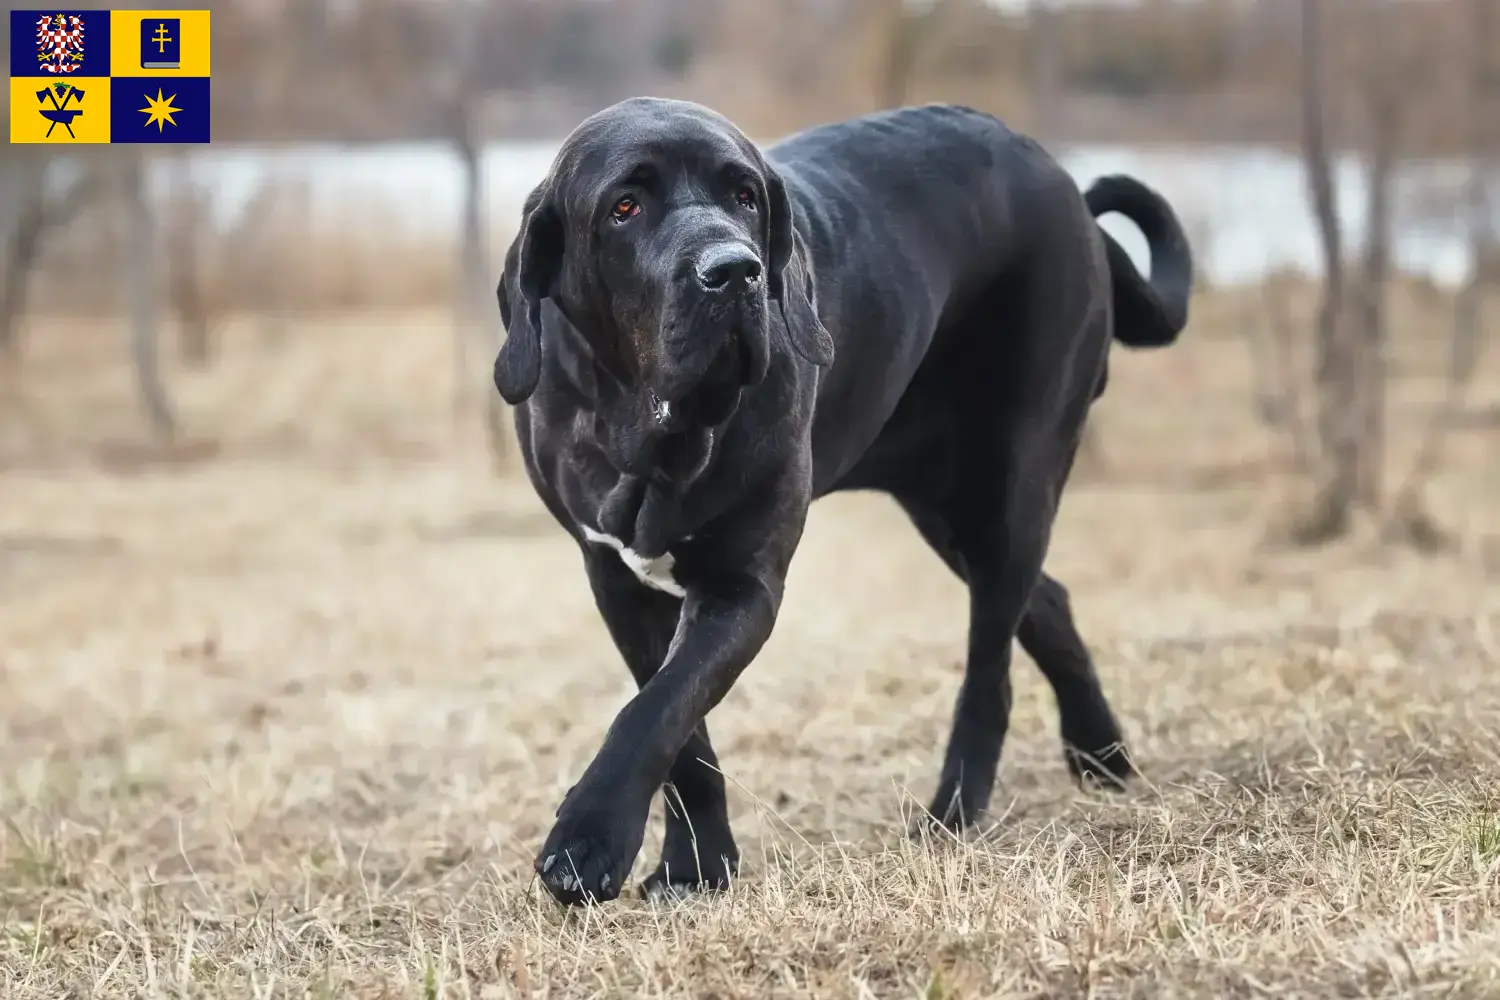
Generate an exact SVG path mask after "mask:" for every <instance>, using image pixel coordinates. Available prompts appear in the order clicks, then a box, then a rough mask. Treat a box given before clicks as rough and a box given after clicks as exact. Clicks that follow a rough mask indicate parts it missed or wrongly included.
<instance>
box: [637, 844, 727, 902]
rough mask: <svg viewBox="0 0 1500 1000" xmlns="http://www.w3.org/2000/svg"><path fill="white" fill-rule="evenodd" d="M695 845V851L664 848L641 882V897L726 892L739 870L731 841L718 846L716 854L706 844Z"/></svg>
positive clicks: (674, 898) (668, 899)
mask: <svg viewBox="0 0 1500 1000" xmlns="http://www.w3.org/2000/svg"><path fill="white" fill-rule="evenodd" d="M698 848H699V849H698V851H696V852H694V851H692V850H691V846H690V847H689V849H688V850H687V851H680V850H678V851H674V850H667V851H665V852H664V854H663V857H662V861H661V864H659V865H657V866H656V871H654V872H652V873H651V874H650V875H649V876H647V878H646V880H645V881H644V882H642V883H641V897H642V898H644V899H648V900H650V901H651V902H653V903H666V902H676V901H681V900H684V899H687V898H689V897H690V896H697V895H707V894H711V893H719V892H727V891H728V890H729V887H730V885H732V884H733V882H734V878H735V876H736V875H738V874H739V869H740V856H739V851H738V849H736V848H735V846H734V842H733V841H730V842H729V844H728V847H727V849H724V848H722V847H721V848H720V850H719V851H717V852H716V853H708V851H709V848H708V846H707V845H705V844H699V845H698ZM674 858H675V860H674ZM700 863H701V865H702V869H701V870H700V868H699V866H700Z"/></svg>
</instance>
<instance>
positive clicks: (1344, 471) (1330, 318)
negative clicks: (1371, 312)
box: [1296, 0, 1359, 544]
mask: <svg viewBox="0 0 1500 1000" xmlns="http://www.w3.org/2000/svg"><path fill="white" fill-rule="evenodd" d="M1322 17H1323V4H1322V2H1321V0H1302V148H1303V164H1304V168H1305V171H1306V175H1307V186H1308V194H1309V196H1310V198H1311V201H1312V206H1313V213H1314V216H1315V217H1316V219H1317V223H1318V235H1319V242H1320V246H1321V250H1322V257H1323V288H1322V298H1321V301H1320V302H1319V306H1318V331H1317V336H1318V340H1317V369H1316V373H1315V380H1316V383H1317V388H1318V441H1319V446H1320V451H1321V457H1322V465H1323V469H1322V471H1321V475H1320V477H1319V478H1320V482H1319V483H1318V493H1317V499H1316V501H1315V504H1314V508H1313V510H1312V512H1311V515H1310V516H1309V517H1308V519H1307V520H1306V522H1305V523H1304V524H1302V525H1300V526H1299V528H1298V530H1297V532H1296V535H1297V537H1298V539H1299V540H1300V541H1302V542H1304V543H1306V544H1316V543H1318V542H1322V541H1326V540H1328V539H1331V538H1334V537H1337V536H1339V535H1342V534H1343V533H1344V532H1346V531H1347V530H1348V528H1349V515H1350V511H1351V508H1352V506H1353V503H1354V498H1355V488H1356V486H1357V484H1358V476H1359V444H1358V438H1357V437H1356V434H1355V431H1356V428H1355V426H1354V424H1355V420H1356V419H1357V414H1356V412H1355V408H1356V406H1357V403H1358V398H1357V396H1356V393H1355V391H1354V390H1355V387H1356V385H1357V381H1356V380H1357V378H1358V372H1357V371H1355V370H1354V365H1353V364H1352V362H1353V357H1352V352H1351V351H1350V349H1349V347H1350V345H1349V337H1348V335H1347V324H1346V323H1345V317H1344V295H1345V290H1344V250H1343V233H1342V231H1341V229H1340V226H1339V218H1338V208H1337V202H1336V200H1335V196H1334V183H1333V164H1332V160H1331V154H1330V152H1329V149H1328V137H1327V131H1326V124H1325V122H1324V113H1325V112H1324V103H1325V97H1326V91H1327V80H1326V79H1325V78H1324V72H1323V60H1324V55H1325V53H1324V51H1323V46H1324V40H1323V32H1322V24H1321V21H1322Z"/></svg>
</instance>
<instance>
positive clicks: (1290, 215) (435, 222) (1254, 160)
mask: <svg viewBox="0 0 1500 1000" xmlns="http://www.w3.org/2000/svg"><path fill="white" fill-rule="evenodd" d="M555 149H556V144H555V143H551V142H508V143H497V144H495V145H492V146H490V147H488V148H487V149H486V150H485V153H484V156H483V160H482V169H483V172H484V177H485V180H486V186H487V190H486V205H485V213H486V217H487V222H488V228H489V230H490V232H491V234H492V236H493V238H494V239H495V240H496V241H499V240H503V239H505V238H507V237H508V235H509V234H510V233H511V232H512V231H513V230H514V227H515V224H516V221H517V219H518V217H519V213H520V208H521V203H522V201H523V199H524V198H525V196H526V194H527V192H528V191H530V189H531V188H532V186H533V185H535V184H536V183H537V181H539V180H540V179H541V178H542V176H543V175H544V174H545V173H546V171H547V168H548V167H549V165H550V163H551V160H552V155H553V153H554V151H555ZM191 155H193V156H194V159H193V160H192V161H191V166H190V169H191V171H192V173H193V175H194V176H195V177H196V178H198V179H199V180H201V181H202V182H205V183H206V184H207V185H208V186H209V187H210V189H211V190H212V191H213V194H214V198H215V208H216V211H217V212H218V213H219V214H221V215H223V216H232V215H234V214H236V213H238V212H239V211H240V210H241V209H242V208H243V207H244V205H245V204H246V203H247V201H248V199H249V198H250V197H251V195H252V193H253V192H254V191H255V190H256V189H257V188H258V186H259V185H261V184H262V183H264V182H266V181H267V180H269V179H278V180H282V181H295V182H299V183H301V184H304V185H305V186H306V194H307V198H308V213H309V218H308V220H307V225H308V226H309V227H310V228H312V227H318V226H338V227H340V228H342V229H344V230H349V229H350V228H357V227H359V226H360V225H367V226H369V227H371V228H372V230H373V231H372V237H374V238H378V236H379V234H380V233H382V232H385V233H389V232H390V231H391V230H392V227H399V229H400V230H401V231H404V232H408V233H428V234H430V235H432V236H434V237H438V238H442V237H445V236H447V235H449V234H452V233H454V232H456V231H457V226H458V212H459V202H460V197H461V189H462V174H461V171H460V167H459V163H458V161H457V159H456V158H455V156H454V155H453V154H452V153H451V151H450V150H448V149H447V148H446V147H443V146H441V145H436V144H432V145H414V144H413V145H405V144H402V145H395V144H393V145H381V146H366V147H359V146H352V147H351V146H331V145H300V146H280V147H275V146H266V147H252V146H221V145H217V144H216V145H214V146H211V147H208V148H206V149H203V150H201V151H200V152H196V153H194V154H191ZM1061 159H1062V161H1063V163H1064V164H1065V165H1066V166H1067V168H1068V169H1069V170H1070V171H1071V172H1072V173H1073V174H1074V176H1076V177H1077V178H1078V180H1079V182H1080V183H1081V184H1087V183H1088V182H1089V181H1090V180H1091V179H1093V178H1094V177H1097V176H1099V175H1100V174H1104V173H1112V172H1116V171H1124V172H1128V173H1131V174H1134V175H1136V176H1138V177H1140V178H1141V179H1142V180H1144V181H1146V182H1147V183H1149V184H1151V185H1152V186H1154V187H1156V188H1157V189H1158V190H1160V191H1161V192H1162V193H1163V194H1164V195H1166V197H1167V198H1168V199H1169V200H1170V201H1171V202H1172V204H1173V206H1174V207H1175V208H1176V209H1177V211H1178V213H1179V214H1180V215H1181V217H1182V219H1183V222H1184V224H1185V225H1186V227H1187V229H1188V232H1189V236H1190V238H1191V239H1192V241H1193V243H1194V246H1195V249H1196V251H1197V254H1198V259H1199V261H1200V267H1201V269H1202V271H1203V273H1204V274H1205V276H1207V277H1208V278H1210V279H1211V280H1213V281H1215V282H1218V283H1224V284H1234V283H1240V282H1247V281H1254V280H1257V279H1259V278H1260V277H1261V276H1263V275H1264V274H1265V273H1266V272H1267V271H1268V270H1270V269H1272V268H1276V267H1279V266H1285V265H1290V266H1294V267H1298V268H1301V269H1303V270H1306V271H1309V272H1312V273H1316V272H1317V271H1318V270H1319V267H1318V245H1317V234H1316V231H1315V229H1314V227H1313V224H1312V219H1311V216H1310V214H1309V211H1308V201H1307V196H1306V191H1305V182H1304V178H1303V170H1302V165H1301V163H1300V161H1299V160H1298V159H1297V157H1296V156H1295V155H1294V154H1292V153H1288V152H1285V151H1282V150H1278V149H1274V148H1270V147H1252V146H1237V147H1129V146H1113V145H1080V146H1075V147H1072V148H1070V149H1066V150H1064V151H1063V152H1062V155H1061ZM1336 170H1337V182H1338V184H1339V189H1340V202H1341V204H1340V206H1339V207H1340V214H1341V216H1342V218H1343V219H1344V221H1345V224H1346V227H1347V229H1348V235H1347V241H1348V244H1349V245H1350V246H1351V247H1356V246H1357V245H1358V243H1359V241H1360V238H1361V236H1360V234H1361V229H1362V221H1363V214H1364V213H1363V204H1364V198H1365V184H1364V176H1363V171H1362V170H1361V169H1360V166H1359V164H1358V163H1357V162H1356V161H1354V160H1353V159H1345V160H1343V161H1341V162H1339V163H1338V164H1337V165H1336ZM156 182H157V184H158V185H159V186H160V188H161V189H164V188H165V187H166V186H167V185H169V184H170V183H171V178H170V176H169V175H168V174H166V173H165V172H163V174H162V175H160V176H158V178H156ZM1461 183H1462V169H1461V167H1460V166H1458V165H1457V164H1451V163H1430V164H1422V165H1418V166H1413V167H1410V168H1408V169H1407V170H1405V171H1404V172H1403V174H1402V176H1401V179H1400V192H1399V196H1398V203H1401V204H1413V203H1416V202H1419V201H1422V200H1424V199H1429V198H1431V197H1432V196H1433V195H1434V193H1436V195H1437V198H1436V200H1437V201H1438V202H1439V203H1441V202H1443V201H1444V200H1445V199H1451V197H1452V195H1453V193H1454V192H1456V191H1457V190H1458V189H1459V185H1460V184H1461ZM1105 226H1106V228H1108V229H1110V231H1111V232H1113V233H1115V234H1116V235H1117V236H1118V237H1119V238H1120V239H1121V241H1122V242H1123V243H1124V244H1125V246H1126V248H1127V249H1128V250H1129V251H1130V253H1131V255H1132V257H1134V258H1135V259H1136V261H1137V263H1138V264H1139V265H1141V266H1143V267H1144V266H1146V264H1147V261H1148V255H1147V253H1146V246H1145V241H1144V239H1143V238H1142V237H1141V236H1140V234H1139V233H1138V232H1137V231H1136V230H1135V228H1134V227H1133V226H1131V225H1129V224H1128V223H1125V222H1123V221H1122V220H1119V219H1114V218H1110V219H1106V220H1105ZM502 251H503V245H499V246H496V247H495V248H493V251H492V252H493V253H495V255H496V256H498V255H499V253H500V252H502ZM1396 256H1397V260H1398V263H1399V264H1400V266H1401V267H1402V269H1403V270H1407V271H1410V272H1413V273H1420V274H1426V275H1428V276H1430V277H1431V278H1433V279H1434V280H1436V281H1438V282H1440V283H1443V284H1451V283H1455V282H1457V281H1460V280H1462V278H1463V276H1464V275H1465V274H1466V273H1467V269H1468V253H1467V247H1466V241H1465V238H1464V231H1463V228H1462V227H1461V226H1460V225H1459V224H1458V222H1457V221H1456V219H1455V218H1454V217H1453V215H1452V214H1451V209H1450V210H1449V211H1448V214H1446V215H1445V214H1444V213H1443V212H1442V211H1430V210H1429V211H1426V212H1415V211H1404V212H1402V213H1401V214H1400V216H1399V218H1398V239H1397V243H1396Z"/></svg>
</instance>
